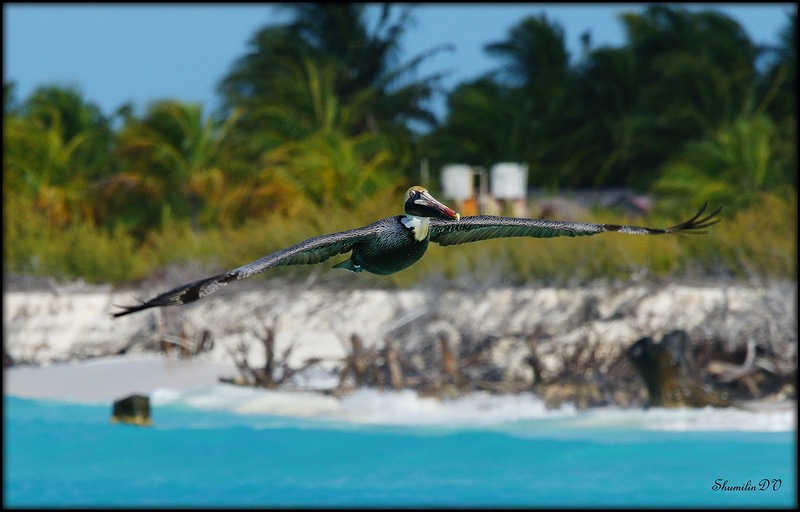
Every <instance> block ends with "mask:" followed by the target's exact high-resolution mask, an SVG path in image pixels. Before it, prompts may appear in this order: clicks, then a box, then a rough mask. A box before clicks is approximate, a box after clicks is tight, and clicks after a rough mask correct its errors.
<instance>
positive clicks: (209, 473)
mask: <svg viewBox="0 0 800 512" xmlns="http://www.w3.org/2000/svg"><path fill="white" fill-rule="evenodd" d="M151 404H152V409H153V421H154V425H153V426H152V427H134V426H129V425H121V424H111V423H110V421H109V420H110V415H111V404H110V403H88V402H75V401H58V400H33V399H26V398H19V397H13V396H4V451H3V458H4V468H3V469H4V472H3V485H4V488H3V493H4V496H3V502H4V505H5V507H35V506H42V507H48V506H49V507H53V506H87V507H100V506H110V507H113V506H148V507H150V506H196V507H211V506H225V507H397V506H401V507H402V506H406V507H409V506H415V507H418V506H429V507H635V508H640V507H648V506H653V507H697V506H700V507H715V506H720V507H721V506H725V507H793V506H796V505H797V457H796V455H795V454H796V418H795V411H782V412H773V413H753V412H745V411H740V410H714V409H702V410H663V409H651V410H648V411H630V410H615V409H598V410H592V411H586V412H579V411H575V410H574V409H572V408H569V407H564V408H562V409H559V410H555V411H548V410H546V409H545V408H544V407H543V405H542V404H541V402H539V401H538V400H536V399H535V398H534V397H531V396H527V395H526V396H507V397H489V396H483V395H476V396H473V397H470V398H466V399H461V400H455V401H450V402H437V401H435V400H430V399H421V398H418V397H417V396H416V395H415V394H413V393H411V392H402V393H380V392H376V391H359V392H357V393H355V394H354V395H351V396H349V397H347V398H344V399H341V400H337V399H334V398H331V397H325V396H321V395H315V394H311V393H291V392H269V391H262V390H253V389H243V388H236V387H233V386H225V385H216V386H211V387H209V388H205V389H200V390H194V391H191V392H183V393H180V392H175V391H170V390H159V391H158V392H156V393H154V394H153V395H152V396H151ZM737 488H739V489H743V490H736V489H737Z"/></svg>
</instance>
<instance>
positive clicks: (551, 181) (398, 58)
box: [3, 4, 797, 280]
mask: <svg viewBox="0 0 800 512" xmlns="http://www.w3.org/2000/svg"><path fill="white" fill-rule="evenodd" d="M282 8H284V9H286V10H287V11H288V12H289V13H290V14H291V15H292V19H291V21H290V22H288V23H285V24H280V25H267V26H264V27H262V28H260V29H259V30H257V31H256V33H255V34H253V37H252V38H251V40H250V44H249V46H248V49H247V51H246V53H245V54H244V55H242V56H241V57H240V58H238V59H237V60H236V61H234V62H233V63H232V65H231V68H230V70H229V72H228V73H227V74H226V76H225V77H224V78H223V79H222V80H221V81H220V83H219V89H218V92H219V94H220V97H221V100H222V108H221V109H220V110H219V111H217V112H208V111H206V110H204V107H203V106H202V105H198V104H191V103H183V102H181V101H179V100H162V101H156V102H154V103H153V104H151V105H149V106H147V108H146V109H145V110H144V112H143V113H139V112H136V111H135V110H134V108H133V106H132V105H129V104H126V105H122V106H120V108H119V109H117V110H116V111H115V112H113V113H110V114H105V113H103V112H101V110H100V109H99V108H98V107H97V106H96V105H95V104H93V103H92V102H90V101H88V100H87V99H86V98H84V96H83V95H82V94H81V93H80V91H78V90H77V89H75V88H73V87H62V86H59V85H43V86H41V87H39V88H38V89H36V90H35V91H34V92H33V93H32V94H31V95H30V96H29V97H27V98H22V99H20V98H17V94H16V90H15V86H14V84H13V83H5V84H4V90H3V93H4V97H3V102H4V104H3V111H4V119H3V128H4V130H3V139H4V150H3V167H4V172H3V177H4V178H3V179H4V217H5V218H6V220H7V221H8V222H7V226H8V228H7V229H6V230H5V231H4V233H5V235H6V237H7V240H6V241H7V242H10V244H6V247H7V248H8V249H6V251H5V253H4V254H5V255H6V256H7V257H8V258H7V259H6V261H7V262H8V263H7V265H10V266H7V267H6V268H10V269H17V270H20V271H32V272H46V271H47V268H53V269H55V268H59V269H60V270H59V272H62V273H64V274H65V275H81V274H82V273H87V272H90V270H88V268H89V267H92V266H93V267H95V268H97V269H102V270H98V271H99V272H101V273H103V275H105V276H106V277H108V278H109V279H113V280H122V279H124V278H125V277H124V275H125V272H124V271H118V270H113V269H114V268H115V265H114V260H118V261H122V262H125V265H127V266H128V267H129V268H130V272H129V273H128V277H133V276H134V275H135V276H137V277H138V276H141V275H144V274H145V273H146V272H148V271H151V270H152V269H153V268H152V265H157V264H165V263H168V262H169V261H173V260H172V259H170V258H173V259H174V258H177V257H178V256H177V255H176V254H175V253H174V252H169V251H166V250H164V252H160V251H162V250H163V247H166V246H167V245H168V244H167V242H166V241H171V240H172V237H176V236H178V237H182V239H184V240H185V241H188V242H187V243H186V244H185V245H186V246H187V247H193V246H194V245H192V244H194V243H202V242H201V241H202V240H213V241H214V242H208V243H209V244H210V246H211V247H214V248H217V250H219V249H218V247H217V246H219V243H218V241H219V239H220V238H224V237H226V236H227V237H232V239H237V240H240V241H248V242H249V243H253V244H255V243H256V242H255V241H253V240H252V236H251V235H247V234H246V235H241V234H238V235H237V234H236V233H250V232H251V231H253V230H254V229H255V228H254V226H259V227H260V226H261V223H263V222H266V221H265V219H269V222H270V225H271V226H276V225H281V226H283V227H282V228H280V230H279V231H280V232H281V233H286V234H287V236H288V234H291V233H293V232H295V231H297V230H294V229H293V228H292V226H315V227H316V228H319V229H325V230H327V229H344V228H346V227H347V225H346V224H345V225H342V224H340V223H339V222H338V221H337V219H336V218H335V217H336V215H341V216H344V215H347V216H350V218H353V217H355V218H359V219H362V217H361V216H364V218H363V220H364V221H368V220H369V218H367V217H370V218H372V216H375V215H389V214H393V213H395V212H396V208H391V206H392V203H391V198H392V197H396V196H399V190H401V189H402V188H403V187H405V186H408V185H410V184H412V180H410V179H409V177H410V176H416V171H417V168H418V165H419V162H420V160H421V159H422V158H426V159H428V160H429V162H430V165H431V167H432V168H433V169H438V168H440V167H441V166H443V165H445V164H447V163H455V162H463V163H468V164H471V165H476V166H483V167H487V168H488V167H489V166H491V165H492V164H494V163H496V162H501V161H518V162H525V163H527V164H528V166H529V170H530V171H529V183H530V184H531V185H532V186H535V187H548V188H553V189H572V188H582V187H631V188H634V189H637V190H640V191H643V192H651V193H653V194H656V195H657V196H658V197H659V199H660V201H659V204H661V205H663V206H664V210H665V211H668V210H671V209H672V208H674V209H675V210H677V209H678V205H686V204H687V203H690V202H691V203H700V202H702V201H705V200H709V201H710V202H712V203H714V204H722V205H724V207H725V210H724V211H725V212H726V213H727V214H729V215H734V214H735V213H736V212H744V213H743V214H742V215H743V217H742V218H750V217H748V215H747V212H748V211H756V210H757V209H758V208H759V206H760V205H763V204H767V203H769V204H771V205H772V206H770V208H771V211H773V213H774V212H777V211H778V209H779V208H778V206H776V205H781V204H787V201H788V202H789V203H791V201H790V199H788V198H791V197H793V196H794V195H795V194H796V187H797V144H796V137H797V135H796V134H797V113H796V105H797V103H796V83H797V78H796V76H797V75H796V68H797V16H796V13H792V14H791V15H790V16H788V18H787V25H786V27H785V28H784V30H783V31H782V32H781V35H780V36H781V39H780V43H779V44H778V45H776V46H775V47H759V46H756V45H755V44H753V42H752V41H750V40H749V38H748V37H747V35H746V33H745V32H744V31H743V30H742V28H741V26H739V25H738V24H737V23H736V22H735V21H733V20H732V19H730V18H728V17H726V16H725V15H723V14H720V13H718V12H716V11H713V10H694V11H688V10H686V9H684V8H681V7H670V6H665V5H651V6H648V7H646V8H645V9H644V10H643V11H642V12H640V13H628V14H625V15H623V16H622V17H621V22H622V24H623V26H624V28H625V32H626V35H627V41H626V43H625V44H624V45H622V46H620V47H616V48H615V47H600V48H594V47H592V46H591V44H590V41H591V37H590V34H585V35H584V45H585V46H584V51H583V53H582V55H580V56H577V57H573V56H571V55H570V54H569V52H568V51H567V49H566V45H565V40H566V36H567V34H565V32H564V30H563V28H562V27H561V26H560V25H559V24H557V23H554V22H552V21H551V20H548V19H547V18H546V17H545V16H544V15H538V16H532V17H529V18H526V19H523V20H521V21H520V23H518V24H517V25H515V26H514V27H512V28H511V29H510V31H509V32H508V35H507V37H506V38H504V39H502V40H499V41H495V42H492V43H490V44H488V45H487V46H486V48H485V50H486V52H487V53H488V54H489V55H490V56H491V57H493V58H495V59H496V60H497V63H498V66H497V68H496V70H494V71H493V72H491V73H487V74H486V75H484V76H480V77H475V78H474V79H471V80H469V81H466V82H463V83H460V84H457V85H456V86H455V88H454V89H453V90H452V91H449V92H447V106H448V109H447V115H446V118H445V119H444V120H443V122H442V123H441V125H439V124H437V122H436V119H435V117H434V116H433V114H432V112H431V111H430V99H431V98H432V97H433V95H435V94H437V93H441V92H445V91H442V89H441V86H440V79H441V78H442V77H443V76H444V73H435V74H432V75H429V76H422V77H420V74H419V67H420V64H421V63H422V62H424V61H425V60H426V59H428V58H430V57H432V56H434V55H436V54H437V53H438V52H440V51H443V50H445V49H446V47H434V48H431V49H430V50H429V51H427V52H424V53H422V54H420V55H416V56H413V57H412V58H410V59H406V58H405V56H404V55H403V52H402V40H403V36H404V35H405V33H406V30H407V28H408V27H409V26H410V24H411V23H412V22H413V16H412V11H413V7H412V6H401V7H394V6H392V5H390V4H386V5H380V6H378V5H371V4H292V5H288V4H287V5H286V6H284V7H282ZM421 126H424V127H425V130H421V129H420V127H421ZM413 181H416V179H414V180H413ZM792 204H795V209H796V201H795V203H792ZM330 212H337V214H336V215H333V214H331V213H330ZM367 214H369V215H367ZM774 216H775V217H776V218H778V217H780V215H779V214H777V213H774ZM780 218H782V217H780ZM302 229H305V228H298V230H300V231H302ZM237 230H242V231H237ZM314 231H315V229H310V228H309V233H313V232H314ZM266 233H273V234H274V233H275V232H274V231H269V230H267V231H266ZM268 236H273V235H268ZM8 237H11V238H10V239H9V238H8ZM60 241H63V243H68V244H70V248H66V249H64V247H62V248H61V249H63V250H73V249H75V248H78V249H75V250H80V251H90V248H91V247H92V245H93V244H95V245H96V246H97V248H98V250H97V251H96V253H95V254H94V255H93V256H92V257H85V258H82V257H81V255H80V254H74V255H72V256H70V257H69V258H62V260H61V261H60V262H57V261H55V259H56V256H55V255H57V253H58V249H57V247H58V244H59V243H60ZM293 241H296V238H295V239H294V240H293ZM243 243H244V242H243ZM276 243H277V242H276ZM114 246H118V247H124V248H125V251H128V252H130V253H135V254H141V255H144V254H146V255H147V256H148V258H149V259H148V260H147V261H148V262H149V264H142V263H141V261H140V260H137V261H139V263H137V262H135V261H134V260H135V257H133V256H131V257H130V258H128V257H127V256H123V255H122V254H121V253H120V252H119V251H117V250H116V249H114ZM487 247H490V246H487ZM277 248H279V247H275V249H277ZM567 252H568V251H567ZM756 253H758V251H757V250H754V252H753V254H756ZM126 254H127V253H126ZM465 254H467V253H465ZM758 254H760V253H758ZM737 257H738V256H737ZM759 259H760V260H764V261H766V260H767V259H768V257H766V256H764V255H761V256H759ZM782 261H783V260H782ZM92 262H93V263H92ZM512 266H513V265H512ZM665 266H667V265H666V264H665ZM784 266H785V265H784ZM782 268H783V267H782ZM523 274H524V273H523ZM109 276H113V277H109Z"/></svg>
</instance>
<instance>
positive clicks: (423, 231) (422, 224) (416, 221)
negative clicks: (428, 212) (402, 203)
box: [400, 214, 431, 242]
mask: <svg viewBox="0 0 800 512" xmlns="http://www.w3.org/2000/svg"><path fill="white" fill-rule="evenodd" d="M400 222H402V223H403V225H404V226H405V227H407V228H408V229H410V230H411V231H413V232H414V240H416V241H417V242H421V241H423V240H425V238H427V236H428V228H429V227H430V225H431V219H429V218H428V217H417V216H416V215H409V214H406V216H405V217H403V218H402V219H400Z"/></svg>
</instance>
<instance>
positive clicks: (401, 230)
mask: <svg viewBox="0 0 800 512" xmlns="http://www.w3.org/2000/svg"><path fill="white" fill-rule="evenodd" d="M402 218H403V217H402V216H400V215H398V216H396V217H389V218H387V219H383V220H379V221H378V222H376V223H375V224H373V225H372V226H374V229H375V236H371V237H369V238H362V239H360V240H358V241H356V242H354V243H353V254H352V255H351V256H350V259H349V260H347V261H346V262H344V263H340V264H339V265H336V267H337V268H346V269H347V270H353V271H354V272H359V271H361V270H366V271H367V272H371V273H373V274H378V275H381V276H388V275H390V274H394V273H395V272H400V271H401V270H403V269H405V268H408V267H410V266H411V265H413V264H414V263H416V262H417V261H419V259H420V258H422V256H423V255H424V254H425V251H426V250H427V249H428V240H429V238H427V237H426V238H424V239H423V240H420V241H417V240H415V239H414V231H413V230H411V229H409V228H407V227H405V226H404V225H403V224H402V222H401V220H402ZM348 262H349V263H350V265H348V264H347V263H348ZM350 266H352V267H353V268H349V267H350Z"/></svg>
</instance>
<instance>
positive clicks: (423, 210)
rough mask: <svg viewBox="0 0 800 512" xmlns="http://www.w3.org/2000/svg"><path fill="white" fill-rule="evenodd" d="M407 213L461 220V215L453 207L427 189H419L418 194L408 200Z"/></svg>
mask: <svg viewBox="0 0 800 512" xmlns="http://www.w3.org/2000/svg"><path fill="white" fill-rule="evenodd" d="M406 213H408V214H411V215H416V216H418V217H431V218H434V219H456V220H457V221H458V220H461V215H459V214H458V213H457V212H456V211H455V210H453V209H452V208H450V207H448V206H445V205H444V204H442V203H440V202H439V201H438V200H436V198H434V197H433V196H432V195H431V194H430V192H428V191H427V190H421V191H419V193H418V194H416V195H415V196H414V197H410V198H409V199H408V201H406Z"/></svg>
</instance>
